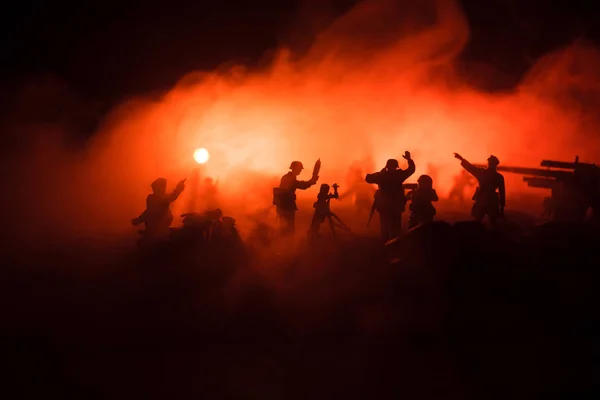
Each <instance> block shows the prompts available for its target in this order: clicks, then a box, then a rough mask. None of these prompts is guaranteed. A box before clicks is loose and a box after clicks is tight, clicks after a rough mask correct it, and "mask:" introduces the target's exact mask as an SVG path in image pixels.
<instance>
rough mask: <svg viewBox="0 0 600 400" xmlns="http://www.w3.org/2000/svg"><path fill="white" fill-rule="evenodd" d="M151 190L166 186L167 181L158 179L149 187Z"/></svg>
mask: <svg viewBox="0 0 600 400" xmlns="http://www.w3.org/2000/svg"><path fill="white" fill-rule="evenodd" d="M150 186H151V187H152V189H155V188H160V187H165V186H167V180H166V179H165V178H158V179H156V180H155V181H154V182H152V184H151V185H150Z"/></svg>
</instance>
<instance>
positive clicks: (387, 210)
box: [365, 151, 415, 242]
mask: <svg viewBox="0 0 600 400" xmlns="http://www.w3.org/2000/svg"><path fill="white" fill-rule="evenodd" d="M403 158H404V159H406V161H408V168H407V169H405V170H402V169H399V167H398V160H394V159H390V160H388V161H387V163H386V165H385V168H383V169H382V170H381V171H380V172H376V173H373V174H368V175H367V176H366V178H365V180H366V181H367V183H371V184H377V185H378V186H379V190H378V191H377V192H376V193H375V203H374V207H375V209H376V210H377V212H378V213H379V221H380V227H381V239H382V240H383V241H384V242H387V241H388V240H390V239H393V238H394V237H397V236H400V234H401V233H402V213H403V212H404V210H405V208H406V196H405V195H404V187H403V186H402V185H403V183H404V181H405V180H406V179H408V178H409V177H410V176H411V175H412V174H414V173H415V162H414V161H413V160H412V159H411V158H410V153H409V152H408V151H406V152H404V156H403Z"/></svg>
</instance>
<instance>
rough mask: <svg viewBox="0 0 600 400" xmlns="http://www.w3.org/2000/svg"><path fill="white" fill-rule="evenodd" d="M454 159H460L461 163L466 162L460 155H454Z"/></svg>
mask: <svg viewBox="0 0 600 400" xmlns="http://www.w3.org/2000/svg"><path fill="white" fill-rule="evenodd" d="M454 158H458V159H459V160H460V161H463V160H464V158H463V157H462V156H461V155H460V154H458V153H454Z"/></svg>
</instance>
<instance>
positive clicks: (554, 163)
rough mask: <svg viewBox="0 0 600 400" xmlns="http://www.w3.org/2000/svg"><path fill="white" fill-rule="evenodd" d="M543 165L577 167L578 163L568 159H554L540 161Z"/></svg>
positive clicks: (564, 167)
mask: <svg viewBox="0 0 600 400" xmlns="http://www.w3.org/2000/svg"><path fill="white" fill-rule="evenodd" d="M540 165H541V166H542V167H548V168H560V169H575V168H576V167H577V164H575V163H572V162H566V161H554V160H542V162H541V163H540Z"/></svg>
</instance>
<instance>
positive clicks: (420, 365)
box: [0, 222, 600, 399]
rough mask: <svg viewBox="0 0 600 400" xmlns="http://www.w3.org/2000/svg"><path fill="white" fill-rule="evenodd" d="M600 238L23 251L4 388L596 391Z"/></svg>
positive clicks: (123, 393)
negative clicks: (142, 251)
mask: <svg viewBox="0 0 600 400" xmlns="http://www.w3.org/2000/svg"><path fill="white" fill-rule="evenodd" d="M599 237H600V236H599V235H598V234H597V233H596V232H595V231H594V230H593V229H592V228H590V227H587V226H571V225H569V226H563V225H560V224H550V225H547V226H545V227H544V228H538V229H537V230H535V233H533V234H530V235H523V234H521V233H520V232H519V231H518V230H512V231H511V232H510V233H506V234H492V233H490V232H485V231H483V230H480V229H479V227H478V226H476V225H474V224H472V223H460V222H459V223H456V224H454V226H453V227H450V225H448V224H445V223H434V224H432V225H429V226H423V227H420V228H418V229H416V230H414V231H412V232H410V233H409V234H407V235H406V236H405V237H404V238H403V239H402V241H401V242H400V243H399V244H395V245H392V246H389V247H388V249H385V250H384V249H382V248H381V246H380V244H379V243H378V242H377V241H376V240H374V239H372V238H368V237H354V238H352V237H345V238H344V239H343V240H342V241H341V242H340V243H339V244H338V245H336V244H335V243H333V242H331V241H330V240H329V239H324V240H323V241H321V242H320V243H319V244H318V245H315V246H314V247H311V248H308V249H307V248H304V247H302V246H303V245H302V244H301V245H300V249H304V250H302V251H298V252H293V253H289V252H279V253H275V252H273V251H270V252H265V253H260V254H262V255H258V254H256V255H253V256H252V257H250V258H249V259H236V258H235V257H234V256H235V254H233V252H232V251H231V249H222V248H221V249H219V248H217V249H213V250H211V251H208V252H204V253H203V254H202V255H201V256H198V255H197V254H193V253H192V252H190V251H184V250H181V249H179V250H177V251H175V250H174V249H172V248H164V249H159V250H156V251H155V252H154V253H153V254H150V255H145V256H144V255H136V254H134V252H133V251H132V249H131V248H128V246H123V247H122V248H121V249H116V250H112V251H109V250H103V251H101V252H100V251H98V250H85V248H84V247H83V245H81V248H79V249H73V248H72V249H70V250H69V251H61V250H58V249H52V250H48V251H46V252H45V253H44V254H42V253H41V252H35V251H28V252H23V253H21V254H19V256H18V257H11V259H10V260H11V262H10V263H7V264H6V266H5V267H3V269H2V273H3V276H2V278H1V282H2V288H1V291H0V293H1V296H2V303H1V304H2V310H1V312H2V315H3V318H2V319H3V324H2V327H1V330H0V333H1V335H2V343H3V347H4V349H3V353H4V355H3V357H2V362H3V363H5V368H4V370H5V378H7V382H8V385H4V387H3V389H4V390H5V391H6V393H12V394H11V395H10V396H6V397H5V398H11V399H13V398H39V397H49V396H51V395H56V396H57V397H58V398H82V399H83V398H85V399H96V398H98V399H100V398H102V399H104V398H111V399H113V398H117V399H119V398H128V399H131V398H144V399H149V398H161V399H162V398H192V397H196V398H198V397H199V396H204V398H242V399H246V398H260V399H276V398H282V399H296V398H297V399H306V398H319V399H320V398H340V399H348V398H401V397H402V398H435V399H442V398H443V399H449V398H457V399H458V398H460V399H464V398H475V399H507V398H511V399H515V398H527V399H531V398H543V399H548V398H568V399H575V398H597V397H595V395H597V394H598V393H599V392H598V387H597V386H594V385H595V384H596V383H597V381H598V380H597V377H598V376H600V375H599V372H600V368H599V365H600V364H599V356H600V352H599V350H600V335H599V333H600V318H599V316H598V312H597V306H596V304H598V297H599V295H598V290H597V283H598V278H599V275H600V273H599V272H598V270H599V268H598V247H597V246H598V243H599V242H598V238H599ZM396 256H399V258H400V262H399V263H396V264H393V265H390V263H389V262H388V260H389V259H390V258H393V257H396Z"/></svg>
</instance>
